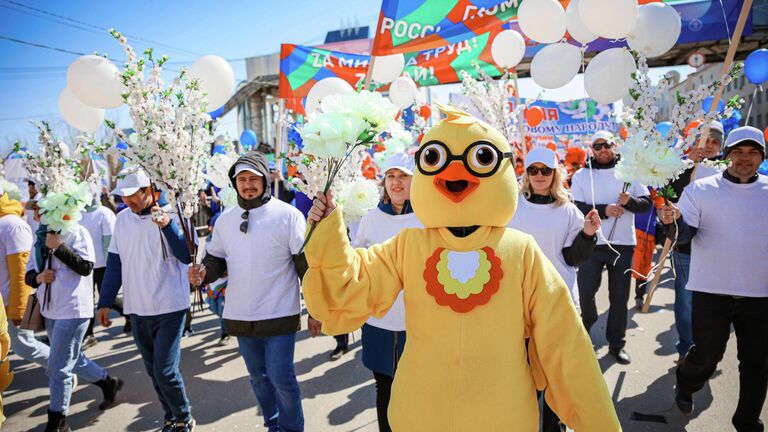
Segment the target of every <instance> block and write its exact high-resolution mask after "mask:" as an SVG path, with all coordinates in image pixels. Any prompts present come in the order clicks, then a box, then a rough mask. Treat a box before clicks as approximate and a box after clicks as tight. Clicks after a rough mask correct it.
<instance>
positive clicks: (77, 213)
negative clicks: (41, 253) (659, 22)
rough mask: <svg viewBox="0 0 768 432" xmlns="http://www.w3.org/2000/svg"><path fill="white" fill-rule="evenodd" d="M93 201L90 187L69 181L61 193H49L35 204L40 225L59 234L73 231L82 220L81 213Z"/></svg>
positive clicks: (84, 183) (83, 183)
mask: <svg viewBox="0 0 768 432" xmlns="http://www.w3.org/2000/svg"><path fill="white" fill-rule="evenodd" d="M92 200H93V195H92V194H91V186H90V185H89V184H88V183H86V182H82V183H76V182H74V181H71V182H70V183H69V184H68V185H67V187H66V189H65V190H63V191H57V192H53V191H49V192H48V193H47V194H46V195H45V196H44V197H43V198H42V199H40V201H38V202H37V205H38V207H39V208H40V210H39V211H40V223H42V224H43V225H47V226H48V229H49V230H51V231H54V232H58V233H61V234H68V233H71V232H73V231H74V229H75V228H76V227H77V224H78V223H79V222H80V219H82V212H83V210H84V209H85V207H86V206H88V205H89V204H90V203H91V201H92Z"/></svg>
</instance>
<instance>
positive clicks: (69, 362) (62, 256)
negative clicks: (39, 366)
mask: <svg viewBox="0 0 768 432" xmlns="http://www.w3.org/2000/svg"><path fill="white" fill-rule="evenodd" d="M53 195H54V196H53V197H51V198H52V199H49V200H48V201H54V202H56V201H57V199H58V195H64V194H53ZM46 204H49V203H48V202H47V201H46V198H44V199H43V200H41V201H40V202H39V205H40V206H41V207H42V208H43V209H44V210H43V211H44V212H46V213H48V214H46V217H45V218H44V220H43V221H42V223H41V225H40V227H39V228H38V230H37V239H36V241H35V244H34V248H33V256H32V257H31V259H30V260H29V264H28V266H27V274H26V278H25V279H26V283H27V284H28V285H30V286H32V287H34V288H37V287H42V288H40V289H38V298H39V300H40V312H41V314H42V315H43V317H44V318H45V328H46V331H47V332H48V339H49V340H50V356H49V358H48V367H47V375H48V385H49V389H50V394H51V400H50V405H49V409H48V424H47V426H46V428H45V432H54V431H69V430H70V429H69V426H67V422H66V416H67V414H68V412H69V403H70V399H71V396H72V390H73V387H74V385H73V383H74V375H78V376H80V377H81V378H82V379H84V380H86V381H89V382H92V383H94V384H95V385H96V386H98V387H99V388H101V390H102V393H103V394H104V400H103V401H102V402H101V403H100V404H99V409H101V410H104V409H107V408H109V407H111V406H112V405H113V404H114V402H115V396H116V395H117V392H118V391H119V390H120V389H121V388H122V386H123V381H122V380H120V379H118V378H115V377H111V376H109V374H108V373H107V371H106V370H105V369H104V368H102V367H101V366H99V365H98V364H96V363H95V362H93V361H91V360H90V359H89V358H88V357H86V355H85V354H84V353H83V352H82V342H83V336H84V335H85V332H86V330H87V329H88V322H89V320H90V318H92V317H93V289H92V286H93V281H92V274H91V272H92V270H93V263H94V260H95V257H94V249H93V242H92V240H91V237H90V235H89V234H88V231H87V230H86V229H85V228H83V227H82V226H80V225H79V224H78V223H77V216H79V211H80V210H79V208H77V206H76V205H75V206H72V207H74V208H75V209H74V213H73V214H70V213H72V212H69V211H66V210H62V209H61V208H62V206H55V205H53V208H55V210H53V211H50V210H49V208H46ZM76 215H77V216H76ZM35 220H36V221H38V222H39V221H40V220H41V217H40V209H39V208H37V209H35ZM46 222H49V223H51V224H50V225H47V224H46ZM53 228H57V229H58V230H57V231H53V230H52V229H53Z"/></svg>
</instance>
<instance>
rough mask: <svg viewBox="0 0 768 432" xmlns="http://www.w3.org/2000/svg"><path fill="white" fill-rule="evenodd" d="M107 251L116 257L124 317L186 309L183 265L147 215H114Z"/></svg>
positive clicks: (187, 285)
mask: <svg viewBox="0 0 768 432" xmlns="http://www.w3.org/2000/svg"><path fill="white" fill-rule="evenodd" d="M163 210H165V211H166V212H169V211H171V208H170V206H166V207H165V208H164V209H163ZM161 242H162V243H163V244H165V249H166V252H167V256H166V258H165V259H163V247H162V244H161ZM109 252H110V253H115V254H118V255H120V261H121V263H122V269H123V271H122V281H123V311H124V312H125V313H126V314H136V315H139V316H155V315H162V314H166V313H170V312H178V311H180V310H186V309H189V277H188V275H187V265H186V264H184V263H182V262H181V261H179V260H178V259H177V258H176V257H175V256H174V255H173V252H172V251H171V247H170V246H169V245H168V243H167V241H166V240H165V236H164V235H163V233H162V232H161V231H160V227H158V226H157V225H156V224H155V223H154V222H152V216H151V215H143V216H140V215H137V214H136V213H134V212H132V211H131V209H125V210H123V211H121V212H120V213H118V214H117V218H116V220H115V230H114V232H113V233H112V241H111V242H110V244H109Z"/></svg>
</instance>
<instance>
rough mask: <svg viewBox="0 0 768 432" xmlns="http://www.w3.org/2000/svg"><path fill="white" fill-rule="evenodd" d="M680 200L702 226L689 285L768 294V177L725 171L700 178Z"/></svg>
mask: <svg viewBox="0 0 768 432" xmlns="http://www.w3.org/2000/svg"><path fill="white" fill-rule="evenodd" d="M677 205H678V207H679V208H680V212H681V213H682V215H683V220H685V222H686V223H687V224H688V225H690V226H692V227H695V228H697V229H698V231H697V233H696V235H695V236H694V237H693V240H692V242H691V270H690V274H689V276H688V284H687V285H686V289H689V290H691V291H700V292H707V293H712V294H726V295H734V296H743V297H768V220H766V218H765V215H768V177H766V176H764V175H760V176H759V177H758V180H757V181H756V182H754V183H744V184H736V183H733V182H731V181H729V180H726V179H724V178H723V175H722V174H718V175H713V176H710V177H706V178H704V179H701V180H696V181H695V182H694V183H691V184H690V185H688V187H686V188H685V191H683V194H682V196H681V197H680V202H679V203H678V204H677ZM766 312H768V311H766Z"/></svg>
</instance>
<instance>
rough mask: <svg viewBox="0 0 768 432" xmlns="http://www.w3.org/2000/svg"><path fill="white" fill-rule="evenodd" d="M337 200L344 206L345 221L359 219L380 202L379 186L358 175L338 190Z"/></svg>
mask: <svg viewBox="0 0 768 432" xmlns="http://www.w3.org/2000/svg"><path fill="white" fill-rule="evenodd" d="M337 195H338V196H337V198H336V202H338V203H339V204H341V205H342V206H344V223H346V224H347V226H349V224H351V223H353V222H356V221H359V220H360V219H362V218H363V216H365V215H366V214H368V212H369V211H370V210H371V209H372V208H374V207H376V205H377V204H378V203H379V195H380V192H379V187H378V185H377V184H376V182H375V181H372V180H368V179H366V178H365V177H363V176H362V175H356V176H355V177H354V178H353V179H351V181H348V182H345V183H344V184H343V185H342V186H341V190H338V191H337Z"/></svg>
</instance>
